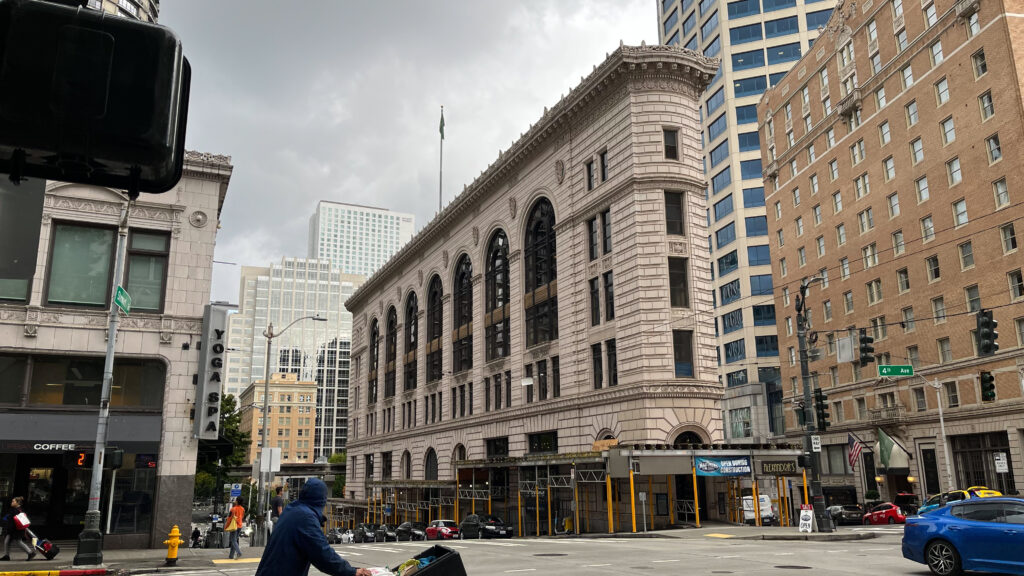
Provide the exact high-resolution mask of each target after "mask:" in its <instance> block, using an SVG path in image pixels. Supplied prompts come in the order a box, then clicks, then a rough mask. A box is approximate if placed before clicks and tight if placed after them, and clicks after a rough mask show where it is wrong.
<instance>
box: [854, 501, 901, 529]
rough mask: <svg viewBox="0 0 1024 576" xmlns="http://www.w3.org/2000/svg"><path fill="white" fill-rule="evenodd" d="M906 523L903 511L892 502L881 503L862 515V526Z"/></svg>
mask: <svg viewBox="0 0 1024 576" xmlns="http://www.w3.org/2000/svg"><path fill="white" fill-rule="evenodd" d="M906 521H907V517H906V515H904V514H903V510H902V509H900V507H899V506H897V505H895V504H893V503H892V502H883V503H881V504H879V505H878V506H875V507H874V508H872V509H871V510H869V511H868V513H867V514H865V515H864V524H903V523H905V522H906Z"/></svg>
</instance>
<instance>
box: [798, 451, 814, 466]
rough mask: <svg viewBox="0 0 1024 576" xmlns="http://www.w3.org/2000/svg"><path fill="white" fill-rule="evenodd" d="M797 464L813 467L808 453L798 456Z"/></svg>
mask: <svg viewBox="0 0 1024 576" xmlns="http://www.w3.org/2000/svg"><path fill="white" fill-rule="evenodd" d="M796 465H797V466H799V467H801V468H810V467H811V461H810V458H808V457H807V455H805V454H800V455H799V456H797V457H796Z"/></svg>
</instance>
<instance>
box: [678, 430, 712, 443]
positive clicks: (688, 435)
mask: <svg viewBox="0 0 1024 576" xmlns="http://www.w3.org/2000/svg"><path fill="white" fill-rule="evenodd" d="M703 443H704V439H703V438H701V437H700V435H699V434H697V433H696V432H692V431H689V430H687V431H686V432H683V433H682V434H680V435H679V436H676V440H675V442H673V443H672V444H673V445H674V446H679V445H682V444H703Z"/></svg>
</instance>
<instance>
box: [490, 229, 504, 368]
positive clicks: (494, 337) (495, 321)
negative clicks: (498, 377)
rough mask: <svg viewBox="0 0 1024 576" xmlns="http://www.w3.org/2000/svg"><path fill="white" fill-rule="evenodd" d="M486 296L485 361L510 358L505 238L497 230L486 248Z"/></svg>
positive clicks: (500, 231)
mask: <svg viewBox="0 0 1024 576" xmlns="http://www.w3.org/2000/svg"><path fill="white" fill-rule="evenodd" d="M486 284H487V290H486V292H487V294H486V298H485V299H484V303H485V308H486V310H485V313H484V328H485V337H486V340H487V359H488V360H494V359H495V358H504V357H505V356H508V355H509V345H508V328H509V320H508V313H509V305H508V300H509V283H508V238H507V237H506V236H505V232H504V231H502V230H498V231H497V232H495V233H494V236H492V237H491V243H490V244H489V245H488V246H487V278H486Z"/></svg>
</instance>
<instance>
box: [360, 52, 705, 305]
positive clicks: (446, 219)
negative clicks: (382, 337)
mask: <svg viewBox="0 0 1024 576" xmlns="http://www.w3.org/2000/svg"><path fill="white" fill-rule="evenodd" d="M719 62H720V60H719V59H717V58H707V57H705V56H703V55H702V54H700V53H698V52H695V51H693V50H687V49H685V48H679V47H676V46H662V45H654V46H646V45H641V46H624V45H620V46H619V48H618V49H617V50H615V52H613V53H611V54H610V55H608V56H607V58H606V59H605V61H604V62H602V63H601V64H600V65H597V66H594V70H593V72H591V74H590V75H589V76H587V77H585V78H580V83H579V85H577V86H576V88H573V89H572V90H570V91H569V94H568V95H566V96H564V97H562V99H561V100H560V101H559V102H558V103H557V104H556V105H555V106H554V107H553V108H551V109H550V110H549V109H547V108H545V109H544V114H543V115H542V116H541V118H540V120H539V121H538V122H537V123H536V124H533V125H531V126H530V129H529V130H528V131H527V132H526V133H525V134H523V135H522V136H520V138H519V140H517V141H516V142H515V143H513V144H512V147H511V148H510V149H509V150H508V151H504V152H501V151H499V154H498V159H497V161H495V162H493V163H492V164H491V165H490V166H488V167H487V169H486V170H484V171H483V172H481V173H480V176H478V177H477V178H476V179H475V180H474V181H473V183H472V184H470V185H467V186H466V187H465V188H464V189H463V191H462V193H461V194H459V196H458V197H456V198H455V200H453V201H452V202H451V203H450V204H449V205H448V206H447V207H445V209H444V210H442V211H441V213H440V214H438V215H437V216H435V217H434V219H433V220H432V221H431V222H430V223H428V224H427V225H426V226H425V227H424V228H423V230H421V231H420V232H419V233H418V234H416V236H414V237H413V238H412V239H411V240H410V241H409V242H407V243H406V245H405V246H404V247H403V248H402V249H401V250H399V252H398V253H397V254H396V255H395V256H393V257H392V258H391V260H390V261H388V262H387V263H385V264H384V265H383V266H381V267H380V268H379V269H378V270H377V272H375V273H374V274H373V275H372V276H370V277H369V278H367V279H366V282H364V283H363V285H362V286H361V287H360V288H359V289H358V290H356V292H355V293H354V294H352V295H351V296H349V298H348V301H347V302H346V307H347V308H348V309H349V310H353V309H358V308H360V307H362V306H364V305H365V304H366V303H365V302H364V300H365V299H366V298H367V295H368V294H372V293H373V292H374V291H376V290H377V289H379V284H380V283H382V282H385V281H387V279H388V278H389V277H390V276H391V275H393V274H394V273H396V272H397V271H400V270H401V269H402V267H403V266H405V265H406V264H407V263H409V262H410V261H412V260H413V259H414V258H415V257H416V255H417V254H418V252H419V251H420V250H421V249H422V247H423V246H426V245H429V244H430V243H431V242H433V241H436V240H437V239H438V238H439V237H441V236H443V235H444V234H445V233H447V231H448V230H450V229H451V228H452V227H453V226H455V225H457V224H458V222H457V220H458V219H459V218H460V217H461V216H462V215H463V214H464V213H466V212H468V211H469V209H470V207H471V206H472V205H473V204H474V203H475V202H476V201H477V200H478V199H479V198H480V197H482V196H483V195H484V194H485V193H486V192H488V191H490V190H492V189H493V188H494V187H496V186H500V185H501V184H502V183H503V182H504V181H505V180H506V179H507V178H509V177H510V176H511V175H512V174H514V173H515V172H516V170H517V169H518V167H519V166H520V165H522V164H523V163H525V161H526V160H527V159H528V158H530V157H531V156H533V155H534V154H535V153H536V151H537V149H538V148H539V147H540V146H541V145H542V144H544V143H545V142H546V141H547V140H548V139H550V138H552V137H556V136H559V135H561V134H563V133H564V132H565V130H566V129H567V128H568V127H569V126H570V123H573V122H574V121H575V119H576V118H578V117H579V116H580V115H581V114H585V113H587V112H589V111H590V110H591V109H592V107H594V106H596V105H598V104H603V103H604V102H605V101H606V98H607V96H608V94H609V93H614V89H615V88H616V87H618V86H619V85H620V83H622V82H627V81H630V80H635V81H638V82H637V84H636V85H635V86H633V87H632V89H633V90H642V89H655V88H661V87H662V86H664V87H667V86H668V85H669V81H670V80H674V81H675V82H679V83H681V84H685V85H689V86H691V87H692V89H693V90H694V91H695V93H696V92H700V91H702V90H703V89H704V88H705V87H706V86H707V84H708V82H709V81H710V80H711V78H712V77H713V76H714V74H715V72H716V71H717V69H718V64H719ZM655 80H657V81H655ZM628 92H629V89H627V90H626V93H627V94H628Z"/></svg>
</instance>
